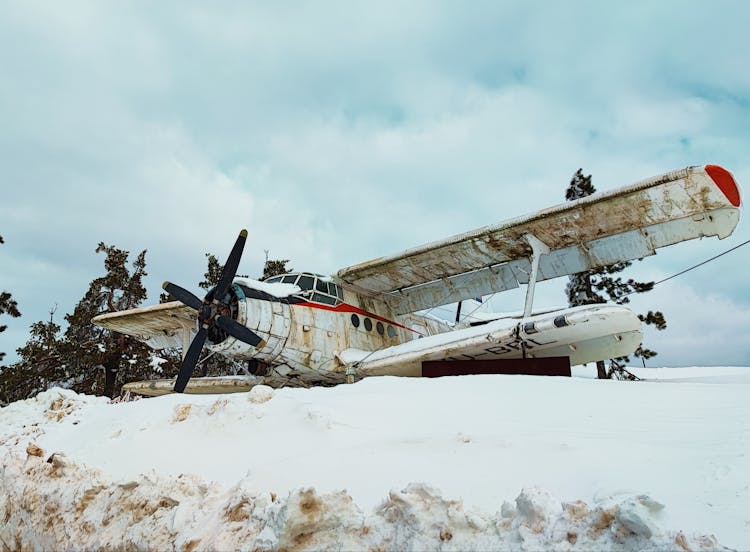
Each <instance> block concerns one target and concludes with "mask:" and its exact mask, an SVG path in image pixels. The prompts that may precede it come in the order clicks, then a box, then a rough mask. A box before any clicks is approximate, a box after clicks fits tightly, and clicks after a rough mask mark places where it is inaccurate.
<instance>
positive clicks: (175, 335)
mask: <svg viewBox="0 0 750 552" xmlns="http://www.w3.org/2000/svg"><path fill="white" fill-rule="evenodd" d="M197 319H198V313H197V312H196V311H195V310H193V309H191V308H190V307H188V306H185V305H183V304H182V303H180V302H179V301H172V302H169V303H161V304H159V305H153V306H150V307H143V308H138V309H130V310H127V311H121V312H112V313H108V314H100V315H99V316H96V317H94V318H93V319H92V320H91V321H92V322H93V323H94V324H96V325H98V326H101V327H103V328H107V329H108V330H114V331H117V332H120V333H123V334H126V335H130V336H133V337H135V338H136V339H139V340H141V341H144V342H145V343H146V344H147V345H149V346H150V347H153V348H154V349H164V348H166V347H179V346H182V345H184V343H185V338H186V337H187V338H188V339H192V334H193V333H195V332H197V323H196V320H197ZM186 332H187V335H186Z"/></svg>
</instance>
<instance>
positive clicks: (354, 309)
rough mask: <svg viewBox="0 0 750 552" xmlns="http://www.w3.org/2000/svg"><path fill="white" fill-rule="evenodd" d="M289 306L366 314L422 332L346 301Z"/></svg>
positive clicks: (400, 326)
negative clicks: (335, 303) (333, 303)
mask: <svg viewBox="0 0 750 552" xmlns="http://www.w3.org/2000/svg"><path fill="white" fill-rule="evenodd" d="M290 306H293V307H309V308H311V309H321V310H327V311H333V312H341V313H352V314H359V315H361V316H368V317H370V318H373V319H375V320H380V321H381V322H385V323H386V324H391V325H392V326H398V327H399V328H403V329H404V330H408V331H410V332H414V333H415V334H417V335H422V333H420V332H418V331H417V330H412V329H411V328H409V327H407V326H404V325H403V324H399V323H398V322H394V321H393V320H388V319H387V318H383V317H382V316H378V315H377V314H372V313H371V312H367V311H365V310H362V309H360V308H359V307H355V306H354V305H350V304H348V303H340V304H338V305H336V306H335V307H334V306H333V305H325V304H323V303H311V302H308V301H305V302H304V303H294V304H292V305H290Z"/></svg>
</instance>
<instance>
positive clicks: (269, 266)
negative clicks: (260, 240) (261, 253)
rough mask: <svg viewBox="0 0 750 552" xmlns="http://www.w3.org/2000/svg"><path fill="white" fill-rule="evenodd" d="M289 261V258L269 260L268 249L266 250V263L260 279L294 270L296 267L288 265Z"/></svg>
mask: <svg viewBox="0 0 750 552" xmlns="http://www.w3.org/2000/svg"><path fill="white" fill-rule="evenodd" d="M288 262H289V259H277V260H269V259H268V250H266V263H265V264H264V265H263V275H262V276H261V277H260V279H261V280H268V279H269V278H273V277H274V276H279V275H281V274H288V273H289V272H292V270H294V269H292V268H287V267H286V263H288Z"/></svg>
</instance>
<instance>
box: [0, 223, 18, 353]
mask: <svg viewBox="0 0 750 552" xmlns="http://www.w3.org/2000/svg"><path fill="white" fill-rule="evenodd" d="M0 243H5V240H3V237H2V236H0ZM3 314H7V315H8V316H12V317H13V318H18V317H19V316H21V311H19V310H18V303H16V301H15V299H13V296H12V295H11V294H10V292H7V291H3V292H2V293H0V315H3ZM7 328H8V326H7V325H4V324H0V333H2V332H4V331H5V330H6V329H7ZM4 357H5V353H3V352H2V351H0V361H2V360H3V358H4Z"/></svg>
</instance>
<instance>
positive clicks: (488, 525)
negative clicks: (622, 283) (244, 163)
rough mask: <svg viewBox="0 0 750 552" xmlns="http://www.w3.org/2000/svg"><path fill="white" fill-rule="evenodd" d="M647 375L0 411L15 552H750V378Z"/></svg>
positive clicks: (3, 488) (54, 395) (735, 372)
mask: <svg viewBox="0 0 750 552" xmlns="http://www.w3.org/2000/svg"><path fill="white" fill-rule="evenodd" d="M633 371H634V372H636V373H637V374H638V375H639V376H641V377H645V378H647V379H649V380H653V381H642V382H620V381H596V380H592V379H587V378H586V377H574V378H547V377H529V376H463V377H452V378H440V379H409V378H370V379H366V380H364V381H362V382H359V383H356V384H353V385H342V386H339V387H335V388H315V389H307V390H305V389H282V390H271V389H270V388H266V387H256V388H255V389H253V390H252V391H251V392H250V393H242V394H235V395H225V396H195V395H168V396H163V397H158V398H152V399H146V400H139V401H134V402H127V403H114V404H110V403H109V402H108V401H107V400H106V399H104V398H97V397H90V396H84V395H77V394H75V393H73V392H71V391H67V390H61V389H52V390H49V391H46V392H44V393H42V394H40V395H38V396H37V397H36V398H33V399H29V400H26V401H19V402H17V403H13V404H11V405H9V406H8V407H6V408H3V409H0V462H1V464H0V548H1V549H3V550H4V549H10V550H15V549H20V548H28V549H34V548H36V549H50V550H51V549H55V550H57V549H66V548H67V549H76V550H80V549H98V548H102V547H106V546H112V547H125V548H144V549H146V548H150V549H158V550H166V549H172V548H176V549H181V550H183V549H184V550H215V549H219V550H226V549H250V550H253V549H258V550H264V549H268V550H271V549H281V548H284V549H287V550H297V549H300V550H302V549H312V550H320V549H341V550H350V549H382V550H391V549H403V550H410V549H411V550H423V549H442V550H469V549H475V550H486V549H500V550H502V549H508V550H548V549H554V550H665V549H668V550H712V549H718V550H723V549H725V548H724V547H729V548H732V549H738V550H750V429H749V428H750V400H748V399H750V385H749V384H750V368H736V367H735V368H684V369H678V368H669V369H659V370H654V369H640V370H638V369H633ZM576 375H579V376H590V375H591V372H589V371H587V369H577V370H576Z"/></svg>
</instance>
